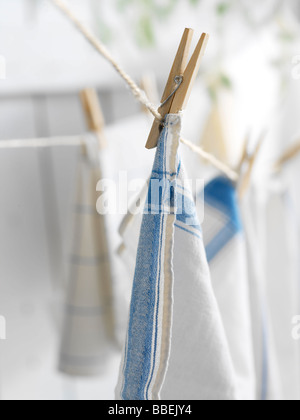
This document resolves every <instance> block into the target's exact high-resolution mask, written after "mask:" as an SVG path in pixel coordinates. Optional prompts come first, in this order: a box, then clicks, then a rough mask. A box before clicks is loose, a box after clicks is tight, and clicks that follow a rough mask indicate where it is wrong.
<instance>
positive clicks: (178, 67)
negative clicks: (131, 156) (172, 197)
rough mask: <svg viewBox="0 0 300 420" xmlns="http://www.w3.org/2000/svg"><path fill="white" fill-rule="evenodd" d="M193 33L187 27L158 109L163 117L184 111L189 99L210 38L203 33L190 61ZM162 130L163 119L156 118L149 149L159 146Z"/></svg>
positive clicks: (148, 143)
mask: <svg viewBox="0 0 300 420" xmlns="http://www.w3.org/2000/svg"><path fill="white" fill-rule="evenodd" d="M193 34H194V31H193V30H192V29H185V31H184V34H183V37H182V39H181V43H180V45H179V48H178V50H177V54H176V57H175V60H174V63H173V67H172V70H171V72H170V75H169V79H168V82H167V84H166V87H165V91H164V94H163V97H162V100H161V102H162V104H161V106H160V107H159V109H158V112H159V113H160V115H161V116H162V118H164V117H165V116H166V115H167V114H178V113H179V112H180V111H183V110H184V108H185V107H186V104H187V102H188V100H189V96H190V93H191V90H192V87H193V84H194V81H195V79H196V77H197V74H198V71H199V68H200V64H201V60H202V57H203V56H204V53H205V50H206V46H207V43H208V40H209V35H207V34H205V33H203V34H202V36H201V38H200V40H199V42H198V45H197V47H196V49H195V51H194V53H193V55H192V58H191V59H190V61H189V62H188V58H189V52H190V47H191V42H192V38H193ZM161 130H162V124H161V121H158V120H155V121H154V123H153V126H152V129H151V131H150V134H149V137H148V141H147V144H146V148H147V149H153V148H155V147H156V146H157V142H158V139H159V136H160V133H161Z"/></svg>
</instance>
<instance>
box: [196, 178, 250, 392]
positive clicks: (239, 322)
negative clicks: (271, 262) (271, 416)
mask: <svg viewBox="0 0 300 420" xmlns="http://www.w3.org/2000/svg"><path fill="white" fill-rule="evenodd" d="M204 200H205V206H204V223H203V236H204V244H205V249H206V255H207V259H208V262H209V267H210V271H211V277H212V284H213V289H214V292H215V295H216V298H217V302H218V305H219V308H220V312H221V316H222V321H223V324H224V327H225V332H226V336H227V339H228V343H229V348H230V352H231V356H232V360H233V364H234V369H235V374H236V377H237V381H238V398H239V399H241V400H254V399H255V374H254V357H253V345H252V327H251V314H250V303H249V286H248V276H247V260H246V247H245V240H244V235H243V229H242V224H241V217H240V210H239V205H238V198H237V193H236V189H235V186H234V185H233V184H232V182H231V181H230V180H228V179H227V178H224V177H217V178H215V179H214V180H212V181H211V182H210V183H209V184H207V186H206V187H205V190H204Z"/></svg>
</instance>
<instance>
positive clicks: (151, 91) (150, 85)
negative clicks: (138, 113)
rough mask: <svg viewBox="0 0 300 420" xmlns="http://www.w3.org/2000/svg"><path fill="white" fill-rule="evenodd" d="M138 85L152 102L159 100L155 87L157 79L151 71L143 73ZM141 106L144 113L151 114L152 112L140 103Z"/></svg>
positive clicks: (155, 102)
mask: <svg viewBox="0 0 300 420" xmlns="http://www.w3.org/2000/svg"><path fill="white" fill-rule="evenodd" d="M140 86H141V89H142V90H143V91H144V92H145V94H146V96H147V98H148V99H149V101H150V102H151V103H152V104H157V103H158V101H159V97H158V88H157V81H156V78H155V74H154V73H151V72H148V73H145V74H144V75H143V77H142V80H141V83H140ZM141 108H142V111H143V112H144V113H145V114H148V115H151V116H152V114H151V113H150V111H149V110H148V108H147V107H146V106H145V105H142V106H141Z"/></svg>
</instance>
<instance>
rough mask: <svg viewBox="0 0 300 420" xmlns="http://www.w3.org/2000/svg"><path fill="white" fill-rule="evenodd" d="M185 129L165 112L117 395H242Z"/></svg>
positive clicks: (225, 397) (153, 397) (188, 397)
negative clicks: (185, 151) (185, 157)
mask: <svg viewBox="0 0 300 420" xmlns="http://www.w3.org/2000/svg"><path fill="white" fill-rule="evenodd" d="M180 130H181V117H180V116H178V115H169V116H167V118H166V121H165V127H164V129H163V132H162V134H161V136H160V139H159V144H158V148H157V152H156V158H155V163H154V167H153V172H152V177H151V183H150V187H149V192H148V200H147V202H146V206H145V214H144V216H143V222H142V227H141V232H140V240H139V246H138V253H137V260H136V270H135V278H134V283H133V291H132V300H131V309H130V317H129V325H128V333H127V340H126V345H125V349H124V352H123V358H122V363H121V367H120V377H119V381H118V385H117V388H116V397H117V399H123V400H147V399H149V400H156V399H160V398H161V399H166V400H168V399H170V400H176V399H178V400H192V399H195V400H231V399H235V398H236V381H235V377H234V370H233V365H232V360H231V358H230V355H229V349H228V344H227V340H226V337H225V333H224V328H223V324H222V321H221V317H220V313H219V310H218V306H217V303H216V300H215V297H214V293H213V290H212V286H211V281H210V275H209V270H208V264H207V260H206V256H205V250H204V246H203V241H202V233H201V228H200V225H199V223H198V219H197V216H196V210H195V205H194V200H193V198H192V196H191V194H190V191H189V188H188V187H187V185H186V182H185V179H186V176H185V172H184V169H183V166H182V164H181V161H180V158H179V155H178V153H177V152H178V147H179V139H180ZM155 181H158V182H160V183H161V188H160V189H159V193H158V194H157V195H155V194H154V193H153V190H152V185H153V184H152V183H153V182H154V183H155ZM170 185H171V186H172V188H171V189H170ZM170 191H171V192H170ZM183 198H184V205H182V202H183ZM149 210H151V211H149ZM181 210H182V211H181ZM129 226H130V225H129ZM134 235H135V232H132V236H134Z"/></svg>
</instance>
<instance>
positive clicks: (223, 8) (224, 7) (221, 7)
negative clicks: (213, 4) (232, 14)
mask: <svg viewBox="0 0 300 420" xmlns="http://www.w3.org/2000/svg"><path fill="white" fill-rule="evenodd" d="M230 7H231V5H230V4H229V3H226V2H222V3H219V4H218V5H217V14H218V15H219V16H224V15H225V14H226V13H227V12H228V11H229V9H230Z"/></svg>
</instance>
